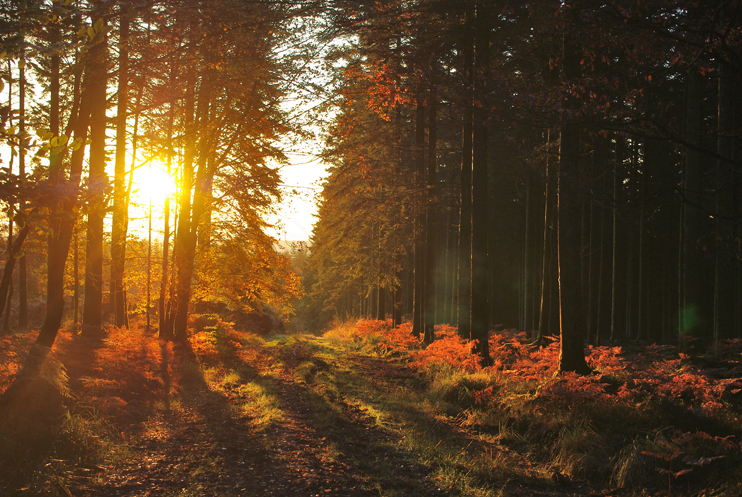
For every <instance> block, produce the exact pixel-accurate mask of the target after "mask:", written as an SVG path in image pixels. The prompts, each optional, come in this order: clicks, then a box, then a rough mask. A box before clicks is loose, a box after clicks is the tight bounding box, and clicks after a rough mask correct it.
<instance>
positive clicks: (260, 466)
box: [0, 329, 591, 497]
mask: <svg viewBox="0 0 742 497" xmlns="http://www.w3.org/2000/svg"><path fill="white" fill-rule="evenodd" d="M55 362H56V363H57V364H64V365H65V366H66V370H67V374H68V375H69V380H68V381H67V385H68V386H69V389H70V396H69V397H68V398H66V399H65V401H64V403H65V408H66V409H67V410H68V411H69V413H70V414H68V415H67V416H66V417H65V419H64V420H63V421H62V424H61V425H60V426H59V429H58V434H57V436H56V437H55V439H54V441H53V442H52V444H51V447H50V448H49V449H48V450H46V451H42V452H43V454H42V455H40V456H37V459H35V460H28V461H26V463H25V464H26V466H25V467H23V468H21V467H20V466H19V467H18V468H19V470H18V471H13V468H12V464H9V463H8V462H7V461H6V462H5V463H3V464H4V466H3V467H2V470H3V471H2V472H0V473H6V474H4V475H2V474H0V489H2V492H0V493H7V494H8V495H59V496H67V497H69V496H83V495H85V496H100V497H104V496H137V497H139V496H160V495H161V496H237V495H240V496H242V495H245V496H251V495H254V496H277V497H283V496H292V497H293V496H372V495H373V496H379V495H382V496H443V495H483V496H484V495H535V496H539V495H542V496H546V495H549V496H553V495H589V494H591V492H590V491H589V489H588V488H586V487H585V486H583V485H581V484H579V483H577V484H575V483H570V485H569V486H567V487H560V486H559V485H557V484H554V483H553V482H551V480H550V478H549V475H548V474H545V473H544V470H543V469H537V468H535V467H534V466H532V465H531V463H530V462H529V461H528V460H527V459H526V458H525V457H523V456H521V455H520V454H519V453H518V451H517V450H515V449H514V450H512V451H511V450H508V449H507V448H504V447H496V446H495V445H494V444H492V443H490V442H488V441H487V440H486V439H485V438H483V437H482V436H481V434H478V433H476V431H474V430H467V429H463V428H461V427H460V426H458V424H457V423H456V420H455V419H452V418H447V417H445V416H441V415H439V414H437V413H436V411H435V410H434V409H432V408H429V407H430V406H428V407H426V406H425V405H423V404H422V403H415V402H414V399H415V396H416V394H417V392H418V391H420V390H421V389H422V388H424V386H423V383H422V380H421V379H420V378H419V377H418V375H417V373H416V372H414V371H413V370H411V369H409V368H408V367H407V366H405V365H404V364H403V363H402V362H401V361H397V360H394V359H392V358H382V357H378V356H373V355H368V354H364V353H361V352H360V351H357V350H353V349H352V347H349V346H348V345H347V344H341V343H337V342H333V341H331V340H328V339H324V338H318V337H312V336H289V337H275V338H274V339H271V340H263V339H260V338H258V337H257V336H253V335H246V334H239V333H236V332H234V331H233V330H232V331H230V330H229V329H228V330H227V331H226V332H224V331H222V332H219V331H218V330H217V332H214V331H213V330H211V331H209V332H201V333H197V334H195V335H194V336H193V337H192V339H191V342H190V344H189V345H188V346H182V345H180V346H179V345H173V344H172V343H168V342H162V341H158V340H157V339H156V338H154V337H152V336H148V335H146V334H144V333H140V332H126V331H123V330H111V331H110V332H109V333H107V334H106V336H103V337H98V338H92V339H91V338H83V337H80V336H72V335H67V334H66V335H64V336H63V337H61V340H60V341H59V343H58V344H57V346H56V350H55V352H54V357H53V358H52V364H54V363H55ZM59 369H61V368H58V370H59ZM410 427H413V428H412V429H410ZM414 427H417V428H414ZM439 446H440V448H441V449H442V448H443V446H446V447H447V449H446V450H448V452H449V453H451V454H453V456H445V457H446V458H447V460H446V461H445V462H442V460H441V459H437V458H436V457H432V456H431V453H432V452H435V451H436V450H438V449H439ZM421 447H427V448H428V449H427V450H423V449H421ZM431 451H432V452H431ZM482 454H488V457H490V458H499V459H500V460H505V459H506V460H507V461H508V462H507V465H508V466H509V468H510V469H509V471H510V472H509V473H507V474H490V473H487V472H483V473H482V474H481V475H470V474H469V473H471V471H470V470H466V468H465V466H463V465H462V464H460V462H457V461H460V458H468V457H480V456H481V455H482ZM29 457H31V456H29ZM29 461H30V462H29ZM30 466H33V467H32V469H31V470H29V469H28V467H30ZM11 472H12V474H11ZM457 472H458V473H457ZM464 473H466V474H464ZM457 475H458V476H457ZM516 475H518V476H516ZM465 480H466V482H468V483H464V481H465ZM472 481H476V482H477V484H476V487H477V488H473V487H472V486H471V482H472Z"/></svg>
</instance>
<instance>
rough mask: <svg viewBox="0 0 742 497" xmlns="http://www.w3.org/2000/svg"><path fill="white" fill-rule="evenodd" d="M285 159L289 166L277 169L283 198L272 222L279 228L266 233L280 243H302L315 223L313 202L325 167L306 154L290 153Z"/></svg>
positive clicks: (309, 234)
mask: <svg viewBox="0 0 742 497" xmlns="http://www.w3.org/2000/svg"><path fill="white" fill-rule="evenodd" d="M287 156H288V160H289V164H287V165H285V166H283V167H282V168H281V178H282V179H283V182H284V187H283V192H284V198H283V201H282V202H281V204H280V205H279V206H278V208H277V219H275V220H276V221H278V223H279V225H280V227H279V228H278V229H275V230H269V234H271V235H273V236H275V237H276V238H277V239H279V240H284V241H306V240H308V239H309V237H310V236H311V234H312V226H313V225H314V222H315V220H316V218H315V216H316V215H317V205H316V202H315V199H316V197H317V194H318V193H319V192H320V190H321V187H320V182H321V181H322V179H323V178H324V177H325V176H326V175H327V171H326V168H327V166H326V165H325V164H323V163H322V162H321V161H319V160H318V159H317V158H316V157H315V156H313V155H311V154H310V153H298V152H291V153H288V154H287ZM271 221H273V219H271Z"/></svg>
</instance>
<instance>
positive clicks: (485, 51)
mask: <svg viewBox="0 0 742 497" xmlns="http://www.w3.org/2000/svg"><path fill="white" fill-rule="evenodd" d="M490 15H491V11H490V6H489V5H485V4H484V3H483V2H482V3H477V17H476V21H475V34H474V36H475V40H476V42H475V47H476V55H475V62H474V64H475V72H474V76H475V78H476V79H475V92H476V95H477V96H478V97H479V98H480V99H481V100H484V96H485V95H486V84H485V82H486V80H487V74H486V73H487V68H488V66H489V51H490V49H489V39H490V36H489V35H490V29H491V27H490ZM487 117H488V112H487V109H486V108H485V107H484V106H483V105H481V104H480V105H478V106H477V107H476V108H475V109H474V125H473V131H472V269H471V272H472V285H471V287H472V299H471V300H472V302H471V338H472V340H475V345H474V348H473V350H472V352H473V353H475V354H477V355H479V356H480V359H481V362H482V364H483V365H489V364H490V362H491V359H490V355H489V312H488V306H487V300H488V295H489V288H488V271H487V231H488V229H487V224H488V218H489V216H488V211H489V209H488V204H489V198H488V195H487V182H488V171H487V168H488V164H487V138H488V136H487V135H488V133H487V126H486V124H485V120H486V119H487Z"/></svg>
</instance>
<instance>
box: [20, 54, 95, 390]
mask: <svg viewBox="0 0 742 497" xmlns="http://www.w3.org/2000/svg"><path fill="white" fill-rule="evenodd" d="M96 45H98V44H93V45H92V47H91V48H90V50H89V51H88V52H87V54H86V55H85V56H83V58H84V59H85V60H87V59H88V58H93V57H94V56H95V55H96V53H95V52H96V50H97V49H96ZM79 64H80V66H81V67H82V65H83V63H82V62H81V63H79ZM85 65H86V64H85ZM79 74H80V73H79V72H78V73H77V75H76V82H75V89H74V95H75V100H74V103H73V106H72V112H71V114H70V116H71V117H70V123H69V126H68V130H67V133H66V134H67V135H68V136H69V135H70V133H71V130H74V136H75V142H78V143H79V147H78V148H77V150H74V147H73V151H72V155H71V157H70V173H69V178H68V179H66V180H65V177H64V176H65V175H64V168H63V158H64V155H65V151H66V147H65V146H58V147H52V149H51V156H50V161H49V179H50V182H51V183H52V184H58V183H61V182H66V186H67V187H68V188H69V190H68V191H76V190H77V188H78V187H79V185H80V179H81V177H82V169H83V167H82V166H83V159H84V156H85V142H86V140H87V136H88V126H89V124H90V111H91V95H90V94H91V88H90V87H91V86H92V81H91V80H92V79H94V77H95V76H97V75H96V74H95V71H91V70H89V69H87V68H86V69H85V82H84V84H83V85H82V91H81V92H80V90H79V88H80V86H79V79H80V75H79ZM57 88H58V86H57ZM78 96H79V103H78ZM54 101H55V97H54V96H52V102H54ZM57 101H58V100H57ZM57 112H58V108H57V109H54V106H52V116H54V115H55V114H56V115H57V116H58V113H57ZM77 204H78V199H77V196H76V195H73V196H71V197H67V198H65V199H64V200H62V201H61V202H60V203H59V204H58V205H57V206H56V207H55V210H56V211H57V212H58V213H59V215H58V216H55V217H53V221H52V223H51V230H52V233H51V234H50V235H49V238H48V248H47V280H46V311H45V313H44V322H43V324H42V325H41V329H40V330H39V334H38V335H37V337H36V341H35V342H34V344H33V345H32V346H31V350H30V351H29V353H28V356H26V360H25V362H24V364H23V369H22V371H21V373H19V377H20V376H24V375H35V374H39V372H40V371H41V366H42V365H43V362H44V359H45V358H46V356H47V355H48V353H49V351H50V350H51V347H52V345H53V344H54V340H55V339H56V337H57V333H58V332H59V327H60V325H61V323H62V315H63V313H64V267H65V262H66V260H67V255H68V254H69V249H70V242H71V240H72V232H73V229H74V226H75V221H76V216H75V214H74V212H75V210H76V208H77Z"/></svg>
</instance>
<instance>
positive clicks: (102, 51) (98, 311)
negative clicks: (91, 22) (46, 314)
mask: <svg viewBox="0 0 742 497" xmlns="http://www.w3.org/2000/svg"><path fill="white" fill-rule="evenodd" d="M99 12H100V11H99ZM101 14H102V13H101ZM99 19H104V23H103V28H102V29H101V31H100V32H99V33H98V34H97V35H96V40H97V41H96V42H95V45H94V48H91V50H90V54H91V58H90V62H89V65H90V71H91V76H92V81H91V85H90V98H91V100H92V102H91V106H92V107H91V112H90V159H89V162H90V166H89V168H90V169H89V174H88V233H87V237H86V251H85V258H86V260H85V303H84V305H83V317H82V325H83V332H93V331H98V330H100V328H101V324H102V310H103V220H104V219H105V216H106V206H105V197H104V194H105V191H106V188H107V187H108V176H107V174H106V86H107V74H108V73H107V70H106V63H107V61H108V45H107V36H106V31H105V27H106V25H105V18H104V17H103V16H102V15H101V17H100V18H99ZM96 22H98V21H96Z"/></svg>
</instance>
